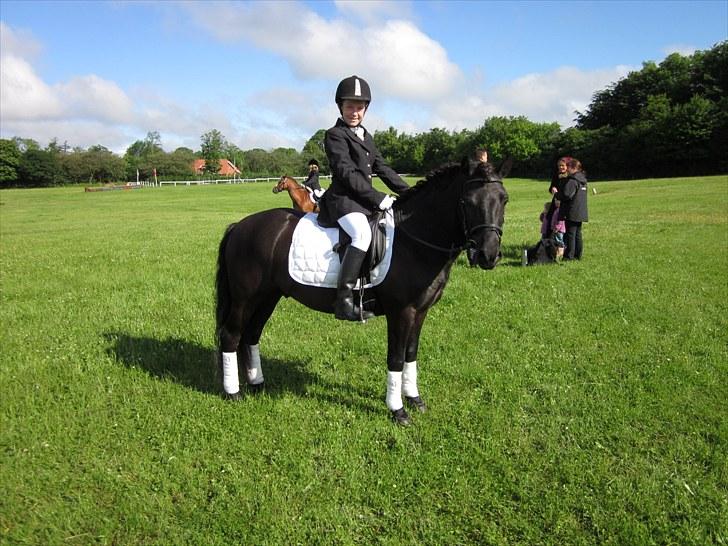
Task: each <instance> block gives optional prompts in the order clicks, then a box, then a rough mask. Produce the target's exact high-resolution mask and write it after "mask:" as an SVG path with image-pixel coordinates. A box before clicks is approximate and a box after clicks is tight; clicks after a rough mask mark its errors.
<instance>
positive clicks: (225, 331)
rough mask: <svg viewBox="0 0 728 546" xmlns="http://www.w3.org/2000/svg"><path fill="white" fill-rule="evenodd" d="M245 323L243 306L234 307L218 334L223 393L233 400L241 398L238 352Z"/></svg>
mask: <svg viewBox="0 0 728 546" xmlns="http://www.w3.org/2000/svg"><path fill="white" fill-rule="evenodd" d="M243 322H244V321H243V306H242V305H240V304H238V305H233V306H231V308H230V310H229V312H228V314H227V316H226V317H225V320H224V321H223V322H222V324H221V325H220V328H219V329H218V332H217V335H218V344H219V345H218V347H219V353H220V368H221V370H222V387H223V392H224V396H225V397H226V398H229V399H232V400H238V399H239V398H240V379H239V376H238V355H237V351H238V345H239V344H240V338H241V330H242V325H243Z"/></svg>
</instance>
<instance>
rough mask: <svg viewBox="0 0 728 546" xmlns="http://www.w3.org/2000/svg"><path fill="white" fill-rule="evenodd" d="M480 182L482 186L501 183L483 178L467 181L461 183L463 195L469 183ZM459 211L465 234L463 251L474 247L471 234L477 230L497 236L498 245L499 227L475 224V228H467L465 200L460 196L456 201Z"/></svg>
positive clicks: (501, 231)
mask: <svg viewBox="0 0 728 546" xmlns="http://www.w3.org/2000/svg"><path fill="white" fill-rule="evenodd" d="M475 182H480V183H482V184H491V183H495V182H497V183H499V184H500V183H501V181H500V180H488V179H484V178H471V179H469V180H466V181H465V182H463V193H465V187H466V186H467V185H468V184H470V183H475ZM458 205H459V209H460V219H461V220H462V223H463V233H464V234H465V244H464V245H463V250H465V249H468V248H472V247H474V246H475V240H474V239H473V234H474V233H475V232H477V231H479V230H481V229H482V230H485V231H493V232H495V234H496V235H498V242H499V243H500V240H501V238H502V237H503V230H502V229H501V227H500V226H497V225H496V224H477V225H475V226H468V220H467V215H466V214H465V199H464V198H463V196H462V195H461V196H460V199H459V201H458Z"/></svg>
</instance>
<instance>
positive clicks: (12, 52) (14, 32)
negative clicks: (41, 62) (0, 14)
mask: <svg viewBox="0 0 728 546" xmlns="http://www.w3.org/2000/svg"><path fill="white" fill-rule="evenodd" d="M42 49H43V47H42V46H41V44H40V42H38V41H37V40H36V39H35V38H34V37H33V35H32V33H30V32H28V31H25V30H22V29H13V28H11V27H9V26H7V25H6V24H5V23H3V22H2V21H0V54H2V55H3V56H5V55H9V56H13V57H21V58H23V59H28V60H33V59H35V58H36V57H38V55H39V54H40V52H41V51H42Z"/></svg>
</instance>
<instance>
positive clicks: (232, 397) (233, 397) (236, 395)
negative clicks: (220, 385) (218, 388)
mask: <svg viewBox="0 0 728 546" xmlns="http://www.w3.org/2000/svg"><path fill="white" fill-rule="evenodd" d="M222 398H223V400H229V401H230V402H239V401H240V400H242V399H243V397H242V396H241V395H240V391H238V392H234V393H232V394H230V393H229V392H224V393H222Z"/></svg>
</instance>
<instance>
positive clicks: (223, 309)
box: [215, 224, 235, 339]
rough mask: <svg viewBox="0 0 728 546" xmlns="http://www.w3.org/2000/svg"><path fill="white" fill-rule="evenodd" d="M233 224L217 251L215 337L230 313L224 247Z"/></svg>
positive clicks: (227, 230) (232, 225)
mask: <svg viewBox="0 0 728 546" xmlns="http://www.w3.org/2000/svg"><path fill="white" fill-rule="evenodd" d="M234 227H235V224H230V225H229V226H228V227H227V229H226V230H225V234H224V235H223V236H222V240H221V241H220V249H219V250H218V253H217V276H216V278H215V300H216V302H215V323H216V326H217V327H216V329H215V334H216V336H215V337H216V338H218V339H219V336H220V328H222V325H223V324H224V323H225V320H226V319H227V317H228V315H229V314H230V284H229V281H228V272H227V265H226V260H225V249H226V248H227V242H228V239H229V238H230V233H231V232H232V230H233V228H234Z"/></svg>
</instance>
